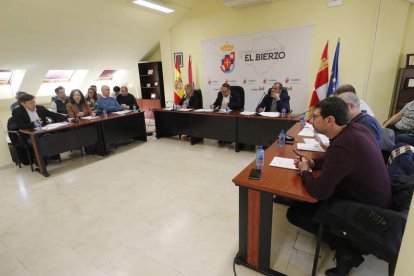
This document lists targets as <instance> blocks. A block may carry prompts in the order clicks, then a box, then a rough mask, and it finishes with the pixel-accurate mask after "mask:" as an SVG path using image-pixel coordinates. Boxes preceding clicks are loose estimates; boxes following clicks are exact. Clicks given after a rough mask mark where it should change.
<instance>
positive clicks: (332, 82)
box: [326, 39, 340, 97]
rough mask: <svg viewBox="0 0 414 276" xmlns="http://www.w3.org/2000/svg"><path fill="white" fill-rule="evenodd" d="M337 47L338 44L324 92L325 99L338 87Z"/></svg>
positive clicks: (337, 47)
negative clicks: (326, 88)
mask: <svg viewBox="0 0 414 276" xmlns="http://www.w3.org/2000/svg"><path fill="white" fill-rule="evenodd" d="M339 46H340V42H339V39H338V43H337V44H336V50H335V57H334V61H333V63H332V70H331V78H330V79H329V86H328V91H327V92H326V97H329V96H331V95H333V94H334V93H335V90H336V88H337V87H338V83H339V79H338V77H339V76H338V59H339Z"/></svg>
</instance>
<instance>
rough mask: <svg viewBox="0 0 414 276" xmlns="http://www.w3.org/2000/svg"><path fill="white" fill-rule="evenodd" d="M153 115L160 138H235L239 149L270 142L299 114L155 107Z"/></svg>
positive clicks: (294, 121) (288, 126) (291, 124)
mask: <svg viewBox="0 0 414 276" xmlns="http://www.w3.org/2000/svg"><path fill="white" fill-rule="evenodd" d="M154 119H155V127H156V133H157V138H162V137H169V136H175V135H188V136H190V139H191V144H192V145H193V144H196V143H197V142H198V141H200V140H201V139H203V138H207V139H215V140H221V141H227V142H233V143H235V145H236V147H235V150H236V152H238V151H240V150H241V149H242V147H243V145H262V146H265V147H267V146H270V145H271V144H272V143H273V142H274V141H276V140H277V138H278V135H279V132H280V130H281V129H285V130H286V129H289V128H290V127H291V126H293V125H294V124H295V123H296V122H298V120H299V116H296V115H290V114H288V115H287V116H285V117H283V118H281V117H277V118H270V117H263V116H257V115H242V114H240V112H239V111H235V112H231V113H230V114H226V113H219V112H216V113H215V112H197V111H180V110H178V111H175V110H165V109H156V110H154Z"/></svg>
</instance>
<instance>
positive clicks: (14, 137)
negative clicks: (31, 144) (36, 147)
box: [7, 117, 22, 146]
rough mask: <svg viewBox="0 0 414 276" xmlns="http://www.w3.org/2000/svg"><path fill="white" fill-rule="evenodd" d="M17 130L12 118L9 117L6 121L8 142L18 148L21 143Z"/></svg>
mask: <svg viewBox="0 0 414 276" xmlns="http://www.w3.org/2000/svg"><path fill="white" fill-rule="evenodd" d="M18 130H19V128H18V126H17V124H16V122H15V121H14V118H13V117H10V118H9V119H8V120H7V133H8V135H9V138H10V141H11V143H12V144H13V145H16V146H19V145H20V144H21V142H22V140H21V137H20V134H19V131H18Z"/></svg>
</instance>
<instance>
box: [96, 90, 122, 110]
mask: <svg viewBox="0 0 414 276" xmlns="http://www.w3.org/2000/svg"><path fill="white" fill-rule="evenodd" d="M101 92H102V97H101V98H99V99H98V101H97V102H96V103H97V106H98V112H99V113H102V112H103V111H104V110H106V112H107V113H111V112H115V111H121V110H122V107H121V106H120V105H119V103H118V102H117V100H116V99H115V98H112V97H110V93H111V88H109V86H108V85H102V87H101Z"/></svg>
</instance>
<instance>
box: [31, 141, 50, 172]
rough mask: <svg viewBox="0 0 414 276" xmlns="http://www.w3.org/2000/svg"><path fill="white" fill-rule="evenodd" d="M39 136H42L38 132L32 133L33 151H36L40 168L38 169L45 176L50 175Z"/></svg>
mask: <svg viewBox="0 0 414 276" xmlns="http://www.w3.org/2000/svg"><path fill="white" fill-rule="evenodd" d="M39 138H40V137H39V136H38V135H36V134H32V135H30V139H31V140H32V146H33V151H34V153H35V157H36V161H37V166H38V168H36V171H38V172H39V173H41V174H42V175H43V176H45V177H48V176H49V173H48V171H47V169H46V163H45V159H44V157H43V154H42V151H41V149H40V147H39V140H38V139H39Z"/></svg>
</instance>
